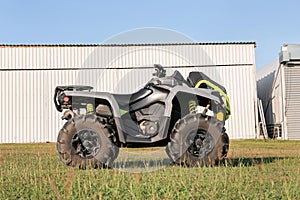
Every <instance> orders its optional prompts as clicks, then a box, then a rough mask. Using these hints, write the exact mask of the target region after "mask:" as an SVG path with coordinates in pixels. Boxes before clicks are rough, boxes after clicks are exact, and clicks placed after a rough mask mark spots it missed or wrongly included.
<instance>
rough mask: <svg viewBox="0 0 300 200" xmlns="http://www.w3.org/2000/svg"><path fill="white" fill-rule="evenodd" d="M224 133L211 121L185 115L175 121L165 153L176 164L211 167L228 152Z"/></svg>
mask: <svg viewBox="0 0 300 200" xmlns="http://www.w3.org/2000/svg"><path fill="white" fill-rule="evenodd" d="M223 130H225V129H223V127H222V126H221V124H219V122H218V121H217V120H215V119H213V118H208V117H205V116H202V115H201V114H188V115H186V116H185V117H184V118H182V119H180V120H178V121H177V122H176V124H175V126H174V128H173V130H172V133H171V135H170V142H169V143H168V145H167V147H166V152H167V154H168V156H169V157H170V159H171V160H172V161H173V162H174V163H175V164H179V165H185V166H189V167H193V166H214V165H216V164H218V163H219V162H220V161H222V160H223V159H224V158H225V157H226V155H227V153H228V149H229V138H228V135H227V134H226V133H225V131H223Z"/></svg>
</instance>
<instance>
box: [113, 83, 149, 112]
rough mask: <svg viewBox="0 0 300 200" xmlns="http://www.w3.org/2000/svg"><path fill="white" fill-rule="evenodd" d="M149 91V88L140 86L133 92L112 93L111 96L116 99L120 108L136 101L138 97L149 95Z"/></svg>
mask: <svg viewBox="0 0 300 200" xmlns="http://www.w3.org/2000/svg"><path fill="white" fill-rule="evenodd" d="M151 93H152V91H151V90H149V89H145V88H142V89H140V90H139V91H137V92H135V93H133V94H113V96H114V98H115V99H116V101H117V103H118V104H119V106H120V107H121V108H124V107H128V106H129V105H131V104H133V103H135V102H137V101H138V100H140V99H143V98H145V97H147V96H149V95H150V94H151Z"/></svg>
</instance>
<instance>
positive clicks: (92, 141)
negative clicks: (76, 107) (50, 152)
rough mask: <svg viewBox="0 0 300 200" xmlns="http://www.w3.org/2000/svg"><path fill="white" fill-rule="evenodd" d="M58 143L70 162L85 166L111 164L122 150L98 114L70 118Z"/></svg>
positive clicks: (94, 166) (59, 136)
mask: <svg viewBox="0 0 300 200" xmlns="http://www.w3.org/2000/svg"><path fill="white" fill-rule="evenodd" d="M56 147H57V151H58V154H59V157H60V159H61V160H62V161H63V162H64V163H65V164H66V165H68V166H73V167H79V168H81V169H86V168H104V167H111V164H112V162H113V161H114V160H115V158H116V157H117V156H118V153H119V148H118V147H117V146H116V145H114V144H113V143H112V139H111V134H110V133H109V131H108V130H107V128H105V125H104V124H102V123H101V122H100V120H99V118H98V117H97V116H95V115H79V116H75V117H74V118H73V119H70V120H69V121H68V122H67V123H66V124H65V125H64V126H63V128H62V129H61V130H60V132H59V135H58V138H57V145H56Z"/></svg>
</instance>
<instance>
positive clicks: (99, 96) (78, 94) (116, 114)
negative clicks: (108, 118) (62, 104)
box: [64, 91, 126, 143]
mask: <svg viewBox="0 0 300 200" xmlns="http://www.w3.org/2000/svg"><path fill="white" fill-rule="evenodd" d="M64 93H65V95H66V96H68V97H72V98H84V99H92V100H93V101H94V102H101V101H102V102H107V103H108V104H109V105H108V106H110V107H111V109H112V114H113V118H114V120H115V123H116V127H117V131H118V136H119V140H120V142H122V143H125V142H126V141H125V137H124V133H123V130H124V126H123V123H122V121H121V119H120V118H121V112H122V111H121V110H120V107H119V105H118V103H117V102H116V100H115V99H114V97H113V95H111V94H110V93H107V92H93V91H91V92H88V91H65V92H64Z"/></svg>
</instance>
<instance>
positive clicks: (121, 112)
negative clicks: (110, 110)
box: [120, 109, 128, 116]
mask: <svg viewBox="0 0 300 200" xmlns="http://www.w3.org/2000/svg"><path fill="white" fill-rule="evenodd" d="M126 113H128V111H127V110H123V109H120V115H121V116H123V115H125V114H126Z"/></svg>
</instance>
